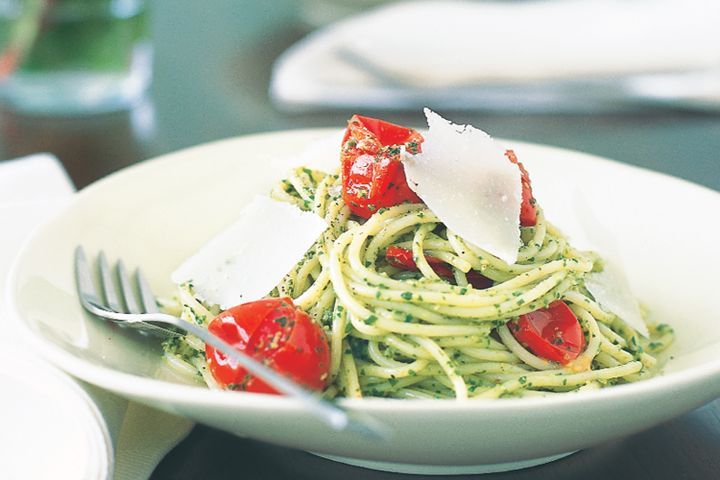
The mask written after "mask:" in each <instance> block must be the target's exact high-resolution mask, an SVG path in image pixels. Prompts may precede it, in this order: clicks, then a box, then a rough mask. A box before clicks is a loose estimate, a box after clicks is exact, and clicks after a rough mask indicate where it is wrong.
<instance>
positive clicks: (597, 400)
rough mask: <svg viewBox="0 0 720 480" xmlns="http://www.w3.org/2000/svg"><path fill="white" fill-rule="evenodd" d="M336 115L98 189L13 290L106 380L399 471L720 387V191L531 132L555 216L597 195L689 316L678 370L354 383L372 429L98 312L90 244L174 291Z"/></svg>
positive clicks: (76, 366) (519, 455) (502, 462)
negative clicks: (505, 384) (481, 393)
mask: <svg viewBox="0 0 720 480" xmlns="http://www.w3.org/2000/svg"><path fill="white" fill-rule="evenodd" d="M328 133H329V132H328V131H327V130H322V131H320V130H314V131H294V132H285V133H273V134H265V135H256V136H250V137H244V138H238V139H232V140H227V141H223V142H218V143H213V144H209V145H205V146H200V147H197V148H193V149H189V150H185V151H181V152H178V153H174V154H171V155H167V156H165V157H162V158H159V159H157V160H154V161H149V162H145V163H142V164H140V165H137V166H135V167H132V168H129V169H126V170H123V171H121V172H119V173H117V174H115V175H112V176H110V177H108V178H106V179H104V180H102V181H99V182H97V183H96V184H94V185H92V186H91V187H89V188H87V189H85V190H83V191H82V192H80V194H79V195H78V196H77V198H76V200H75V202H74V203H73V204H72V205H70V207H69V208H67V209H66V210H65V212H64V213H63V214H62V215H60V216H59V217H58V218H57V219H56V220H55V221H54V222H52V223H51V224H49V225H47V226H45V227H44V228H43V229H41V230H40V231H38V232H37V233H36V235H35V236H34V237H33V238H32V240H31V241H30V242H29V243H28V244H27V245H26V248H25V249H24V252H23V253H22V254H21V257H20V259H19V262H18V263H17V264H16V266H15V268H14V271H13V274H12V278H11V285H10V289H9V291H8V294H9V296H8V300H9V303H10V306H11V309H12V311H13V312H14V316H15V317H16V319H17V322H18V323H19V324H20V325H21V326H22V327H23V329H24V331H25V333H26V334H27V337H28V338H29V340H31V341H32V343H33V345H34V346H35V348H36V349H37V351H38V352H39V353H41V354H42V355H44V356H45V357H47V358H48V359H50V361H51V362H53V363H55V364H56V365H58V366H59V367H60V368H62V369H64V370H66V371H68V372H70V373H71V374H73V375H76V376H78V377H80V378H82V379H84V380H86V381H88V382H90V383H93V384H96V385H99V386H101V387H104V388H107V389H109V390H112V391H115V392H117V393H119V394H121V395H125V396H127V397H130V398H132V399H135V400H138V401H141V402H145V403H147V404H149V405H153V406H155V407H158V408H162V409H165V410H168V411H170V412H174V413H179V414H181V415H185V416H188V417H190V418H192V419H194V420H196V421H198V422H202V423H206V424H209V425H212V426H215V427H218V428H221V429H223V430H227V431H230V432H233V433H235V434H238V435H242V436H249V437H253V438H257V439H260V440H264V441H268V442H272V443H277V444H281V445H287V446H290V447H295V448H299V449H303V450H308V451H313V452H317V453H320V454H323V455H329V456H331V457H348V458H350V459H353V460H350V461H352V462H354V463H357V462H361V463H362V462H365V461H369V463H365V464H366V465H370V466H373V467H376V468H385V469H395V470H400V471H418V472H427V473H439V472H455V473H460V472H474V471H482V470H488V469H489V470H500V469H508V468H517V467H521V466H527V465H530V464H533V463H538V462H541V461H547V460H550V459H552V458H553V456H557V455H559V454H562V453H565V452H570V451H574V450H578V449H582V448H586V447H590V446H592V445H596V444H599V443H601V442H604V441H607V440H609V439H612V438H615V437H620V436H623V435H628V434H630V433H633V432H637V431H639V430H642V429H645V428H648V427H650V426H653V425H655V424H658V423H660V422H662V421H664V420H667V419H669V418H671V417H674V416H676V415H680V414H682V413H684V412H687V411H690V410H692V409H694V408H696V407H699V406H700V405H702V404H704V403H706V402H709V401H711V400H713V399H714V398H716V397H718V396H720V319H719V318H718V317H719V316H720V314H719V313H718V307H717V303H716V301H715V300H716V297H717V277H716V272H718V271H720V255H718V254H717V248H716V243H715V242H716V239H717V238H718V237H719V236H720V235H719V233H720V232H718V224H717V222H713V221H712V214H711V212H717V211H720V194H718V193H717V192H714V191H711V190H708V189H704V188H702V187H699V186H696V185H693V184H690V183H687V182H684V181H681V180H678V179H674V178H670V177H667V176H664V175H660V174H657V173H653V172H649V171H645V170H641V169H637V168H632V167H628V166H624V165H621V164H618V163H614V162H611V161H607V160H603V159H600V158H597V157H592V156H588V155H584V154H580V153H577V152H571V151H567V150H560V149H556V148H549V147H542V146H537V145H529V144H521V143H518V142H507V143H508V145H509V146H512V147H513V148H515V149H516V150H517V152H518V156H519V158H521V159H522V161H523V162H524V163H525V165H526V166H527V167H528V170H529V171H530V172H531V175H532V178H533V185H534V188H535V189H536V193H537V197H538V198H539V201H540V202H541V204H542V205H544V206H545V210H546V212H548V217H549V218H550V219H552V218H553V215H554V212H558V213H562V211H563V209H564V208H565V209H567V208H566V207H567V205H568V204H569V203H571V202H572V201H574V200H577V199H578V198H580V197H581V196H582V195H584V198H585V199H587V202H586V203H587V204H589V205H592V210H593V212H592V216H593V217H594V218H593V219H592V222H591V223H592V224H593V225H597V226H602V228H600V229H598V230H599V231H601V232H603V234H604V235H605V237H606V239H607V242H609V243H615V246H614V249H615V250H616V252H615V253H616V256H617V257H619V258H620V259H621V260H622V262H623V266H624V268H625V270H626V272H627V274H628V277H629V281H630V283H631V285H632V286H633V287H634V289H635V293H636V294H637V295H638V296H639V297H640V299H641V300H642V301H643V302H644V303H646V304H647V305H648V306H649V307H650V308H651V311H652V317H653V320H656V321H659V322H665V323H669V324H671V325H673V326H674V327H675V329H676V331H677V344H676V346H675V347H674V349H673V352H672V355H673V356H674V359H673V360H671V361H670V362H669V363H668V366H667V368H666V373H665V374H664V375H663V376H659V377H656V378H653V379H651V380H648V381H644V382H640V383H635V384H631V385H624V386H618V387H613V388H608V389H604V390H601V391H595V392H586V393H581V394H574V395H567V396H558V397H554V398H550V399H531V398H528V399H504V400H499V401H488V402H485V401H482V402H481V401H468V402H464V403H459V402H455V401H452V400H448V401H407V400H387V399H368V400H359V401H358V400H346V401H344V402H343V403H344V404H345V405H346V406H347V407H349V408H351V409H357V410H360V411H364V412H367V413H369V414H371V415H374V416H375V417H376V418H378V419H379V420H381V421H383V422H385V423H387V424H388V425H389V426H390V427H391V428H393V429H394V431H395V437H394V438H393V440H392V441H390V442H388V443H373V442H370V441H367V440H365V439H363V438H359V437H357V436H355V435H351V434H345V433H335V432H332V431H330V430H329V429H328V428H327V427H325V426H324V425H323V424H321V423H320V422H318V421H317V420H316V419H315V418H314V417H313V416H312V415H308V414H306V413H305V412H304V411H303V409H302V408H301V407H300V405H299V404H298V403H297V402H295V401H293V400H291V399H288V398H283V397H277V396H265V395H258V394H244V393H237V392H220V391H211V390H207V389H205V388H202V387H198V386H188V385H182V384H178V383H176V382H175V383H173V381H172V380H171V377H170V376H169V374H168V371H167V369H166V368H165V367H164V365H163V363H162V362H161V349H160V347H159V345H158V342H157V341H156V340H155V339H152V338H143V337H140V336H138V335H137V334H133V333H132V332H127V331H123V330H120V329H118V328H115V327H114V326H112V325H109V324H106V323H103V322H102V321H99V320H96V319H92V318H89V317H88V316H87V315H85V314H84V313H83V312H82V310H81V309H80V306H79V304H78V301H77V298H76V296H75V292H74V284H73V276H72V261H71V259H72V253H73V249H74V248H75V246H76V245H78V244H83V245H85V246H86V248H88V249H89V250H90V251H91V252H92V251H94V250H98V249H100V248H102V249H104V250H105V251H106V252H107V253H108V254H109V256H111V257H122V258H124V259H125V260H126V262H128V263H130V264H131V265H130V266H132V264H133V263H134V264H136V265H141V266H142V267H143V269H144V270H145V272H146V273H147V274H148V277H149V279H150V282H151V284H152V285H153V287H154V289H155V290H156V293H159V294H165V295H168V294H171V293H172V291H173V288H174V286H173V285H172V284H171V283H170V280H169V274H170V272H171V271H172V270H173V269H174V268H175V267H176V266H177V265H178V264H179V263H180V262H181V261H182V260H183V259H185V258H186V257H187V256H188V255H189V254H191V253H192V252H194V251H195V249H196V248H198V247H199V246H200V245H201V244H202V243H203V242H204V241H205V240H206V239H208V238H209V237H210V236H212V235H213V234H215V233H216V232H218V231H220V230H221V229H222V228H223V227H224V226H225V225H227V224H229V223H230V222H231V221H232V220H233V219H234V217H235V215H236V214H237V213H238V212H239V211H240V209H241V208H242V206H243V204H244V203H245V202H246V201H247V200H249V199H250V198H251V197H252V195H254V194H256V193H264V192H267V191H268V189H269V188H270V186H271V185H272V184H273V183H274V182H275V181H276V180H277V179H278V178H280V176H281V175H282V174H283V171H282V169H279V168H277V164H278V162H274V161H273V160H274V159H277V158H280V157H287V156H289V155H292V154H295V153H297V152H298V151H300V150H302V149H303V148H304V147H305V146H307V145H308V144H309V143H310V142H312V141H314V140H316V139H320V138H325V137H327V135H328ZM271 165H275V166H274V167H272V168H271V167H270V166H271ZM585 223H588V222H587V220H586V221H585ZM571 230H572V229H571ZM613 238H614V239H615V240H612V239H613ZM259 253H260V254H262V253H263V252H259ZM265 254H268V255H270V254H271V252H266V253H265ZM547 457H550V458H547ZM346 460H347V459H346Z"/></svg>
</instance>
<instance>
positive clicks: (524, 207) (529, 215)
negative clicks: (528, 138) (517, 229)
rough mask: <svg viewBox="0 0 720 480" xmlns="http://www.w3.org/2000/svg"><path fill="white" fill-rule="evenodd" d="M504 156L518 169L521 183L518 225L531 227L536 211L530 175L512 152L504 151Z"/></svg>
mask: <svg viewBox="0 0 720 480" xmlns="http://www.w3.org/2000/svg"><path fill="white" fill-rule="evenodd" d="M505 156H506V157H507V158H508V160H510V161H511V162H512V163H514V164H515V165H517V166H518V168H519V169H520V181H521V182H522V202H521V203H520V225H522V226H523V227H532V226H535V225H536V224H537V210H536V209H535V198H534V197H533V194H532V185H531V184H530V174H529V173H528V172H527V170H525V167H524V166H523V164H522V163H520V161H519V160H518V159H517V156H516V155H515V152H513V151H512V150H507V151H505Z"/></svg>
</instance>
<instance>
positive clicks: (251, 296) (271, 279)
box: [171, 196, 327, 309]
mask: <svg viewBox="0 0 720 480" xmlns="http://www.w3.org/2000/svg"><path fill="white" fill-rule="evenodd" d="M326 229H327V224H326V223H325V221H324V220H323V219H322V218H320V217H319V216H317V215H315V214H314V213H311V212H305V211H302V210H300V209H299V208H297V207H296V206H295V205H291V204H289V203H285V202H277V201H275V200H271V199H270V198H268V197H263V196H257V197H255V199H254V200H253V201H252V203H250V204H249V205H248V206H247V207H245V208H244V209H243V210H242V212H241V213H240V218H238V220H237V221H236V222H235V223H233V224H232V225H230V227H228V228H227V229H226V230H225V231H223V232H221V233H220V234H219V235H217V236H216V237H214V238H213V239H211V240H210V241H209V242H208V243H207V244H205V245H204V246H203V247H202V248H201V249H200V250H199V251H198V252H197V253H196V254H195V255H193V256H192V257H190V258H189V259H187V260H186V261H185V262H184V263H183V264H182V265H180V266H179V267H178V268H177V270H175V271H174V272H173V273H172V275H171V278H172V281H173V282H175V283H178V284H180V283H184V282H191V283H192V284H193V287H194V288H195V292H196V294H197V295H198V297H199V298H201V299H202V300H205V301H207V302H210V303H213V304H219V305H220V307H221V308H222V309H227V308H229V307H232V306H235V305H238V304H240V303H244V302H250V301H253V300H259V299H261V298H263V297H265V296H266V295H267V294H268V293H270V291H271V290H272V289H273V288H274V287H275V286H276V285H277V284H278V283H280V281H281V280H282V278H283V277H284V276H285V275H287V273H288V272H290V270H292V268H293V267H294V266H295V265H296V264H297V263H298V262H299V261H300V260H301V259H302V257H303V255H305V253H306V252H307V250H308V249H309V248H310V247H311V246H312V245H313V243H315V241H316V240H317V239H318V237H319V236H320V234H322V233H323V232H324V231H325V230H326Z"/></svg>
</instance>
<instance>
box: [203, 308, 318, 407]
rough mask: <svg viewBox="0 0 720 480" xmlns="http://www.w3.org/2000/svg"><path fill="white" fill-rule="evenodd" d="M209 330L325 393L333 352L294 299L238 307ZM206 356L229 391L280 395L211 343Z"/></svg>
mask: <svg viewBox="0 0 720 480" xmlns="http://www.w3.org/2000/svg"><path fill="white" fill-rule="evenodd" d="M208 330H210V331H211V332H212V333H214V334H215V335H217V336H219V337H220V338H222V339H223V340H225V341H226V342H228V343H230V344H231V345H233V346H234V347H235V348H237V349H238V350H241V351H243V352H245V353H246V354H249V355H250V356H251V357H253V358H255V359H256V360H260V361H262V362H263V363H264V364H265V365H267V366H268V367H270V368H272V369H274V370H275V371H277V372H278V373H281V374H284V375H286V376H288V377H290V378H291V379H293V380H295V381H296V382H298V383H299V384H301V385H303V386H305V387H306V388H309V389H312V390H322V389H324V388H325V386H326V385H327V381H328V376H329V370H330V349H329V346H328V341H327V338H326V337H325V333H324V332H323V330H322V328H321V327H320V326H319V325H317V324H315V323H314V322H313V321H312V319H311V318H310V316H309V315H308V314H307V313H305V312H303V311H302V310H300V309H299V308H297V307H295V305H293V303H292V300H291V299H290V298H272V299H265V300H258V301H255V302H248V303H244V304H242V305H238V306H235V307H232V308H230V309H228V310H226V311H224V312H222V313H220V315H218V316H217V317H215V318H214V319H213V320H212V321H211V322H210V324H209V326H208ZM205 354H206V358H207V362H208V368H209V369H210V372H211V373H212V375H213V377H214V378H215V380H216V381H217V382H218V384H219V385H220V386H222V387H223V388H227V389H231V390H242V391H247V392H255V393H269V394H278V392H277V391H276V390H275V389H274V388H272V387H270V386H269V385H267V384H266V383H265V382H264V381H262V380H260V379H258V378H255V377H254V376H252V375H250V374H249V373H248V372H247V371H246V370H245V369H243V368H242V367H240V366H238V365H236V364H234V362H232V361H230V360H228V359H227V357H226V356H225V355H224V354H223V353H222V352H219V351H217V350H216V349H215V348H213V347H212V346H210V345H206V347H205Z"/></svg>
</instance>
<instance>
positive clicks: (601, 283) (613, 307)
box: [585, 263, 650, 337]
mask: <svg viewBox="0 0 720 480" xmlns="http://www.w3.org/2000/svg"><path fill="white" fill-rule="evenodd" d="M585 287H586V288H587V289H588V291H589V292H590V293H592V296H593V297H595V301H597V302H598V303H599V304H600V306H602V307H603V308H605V309H607V310H610V311H611V312H612V313H614V314H615V315H617V316H618V317H619V318H620V319H621V320H622V321H624V322H625V323H627V324H628V325H629V326H630V327H632V328H634V329H635V330H636V331H637V332H638V333H639V334H640V335H642V336H644V337H648V336H649V335H650V332H648V328H647V325H646V324H645V320H643V317H642V313H641V312H640V305H639V304H638V301H637V300H636V299H635V296H634V295H633V294H632V292H631V291H630V285H628V282H627V279H626V278H625V275H623V274H622V272H621V271H620V270H618V269H617V268H615V267H613V266H612V265H611V264H608V263H606V264H605V267H604V269H603V271H602V272H597V273H590V274H588V275H587V277H586V278H585Z"/></svg>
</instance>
